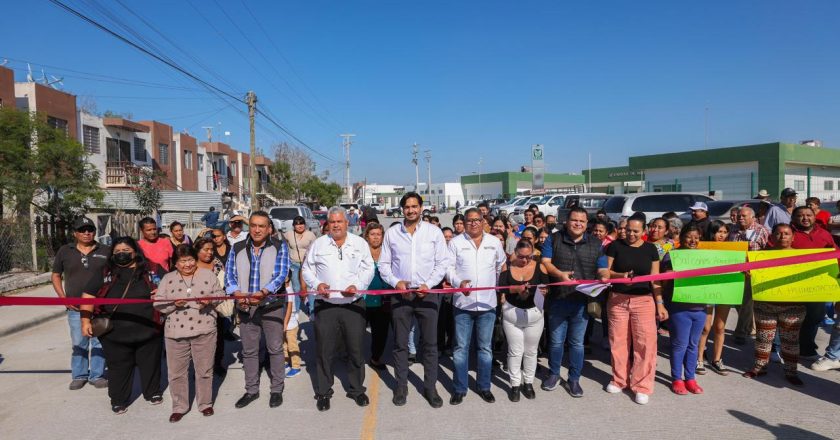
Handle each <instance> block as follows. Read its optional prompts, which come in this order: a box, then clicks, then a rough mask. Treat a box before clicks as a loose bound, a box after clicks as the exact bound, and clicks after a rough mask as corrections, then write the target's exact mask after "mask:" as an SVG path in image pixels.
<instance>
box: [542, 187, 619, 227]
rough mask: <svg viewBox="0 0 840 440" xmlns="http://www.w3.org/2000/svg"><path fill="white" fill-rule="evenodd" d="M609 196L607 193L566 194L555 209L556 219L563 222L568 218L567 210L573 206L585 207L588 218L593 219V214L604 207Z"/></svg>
mask: <svg viewBox="0 0 840 440" xmlns="http://www.w3.org/2000/svg"><path fill="white" fill-rule="evenodd" d="M610 197H611V196H610V195H609V194H604V193H583V194H567V195H566V196H565V198H564V200H563V203H562V205H560V206H558V207H557V210H556V211H555V213H556V214H557V221H558V222H565V221H566V219H567V218H569V211H571V210H572V208H574V207H575V206H579V207H581V208H583V209H585V210H586V212H587V214H588V215H589V218H590V219H593V218H595V214H596V213H597V212H598V211H599V210H601V208H603V207H604V203H606V201H607V199H609V198H610Z"/></svg>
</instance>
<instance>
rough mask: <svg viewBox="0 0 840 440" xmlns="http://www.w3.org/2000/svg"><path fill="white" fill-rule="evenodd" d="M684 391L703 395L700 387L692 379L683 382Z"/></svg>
mask: <svg viewBox="0 0 840 440" xmlns="http://www.w3.org/2000/svg"><path fill="white" fill-rule="evenodd" d="M685 389H686V390H688V392H689V393H691V394H703V388H700V385H698V384H697V381H696V380H694V379H689V380H687V381H685Z"/></svg>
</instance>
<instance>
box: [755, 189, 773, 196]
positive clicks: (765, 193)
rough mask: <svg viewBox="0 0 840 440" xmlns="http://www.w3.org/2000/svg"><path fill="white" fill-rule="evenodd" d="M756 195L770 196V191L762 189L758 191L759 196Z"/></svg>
mask: <svg viewBox="0 0 840 440" xmlns="http://www.w3.org/2000/svg"><path fill="white" fill-rule="evenodd" d="M756 197H770V193H768V192H767V190H766V189H762V190H761V191H759V192H758V196H756Z"/></svg>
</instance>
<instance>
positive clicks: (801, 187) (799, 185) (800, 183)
mask: <svg viewBox="0 0 840 440" xmlns="http://www.w3.org/2000/svg"><path fill="white" fill-rule="evenodd" d="M793 189H794V190H796V191H805V181H804V180H794V181H793Z"/></svg>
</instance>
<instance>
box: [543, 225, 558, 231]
mask: <svg viewBox="0 0 840 440" xmlns="http://www.w3.org/2000/svg"><path fill="white" fill-rule="evenodd" d="M556 226H557V223H546V224H545V229H547V230H549V231H553V230H554V228H555V227H556Z"/></svg>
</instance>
